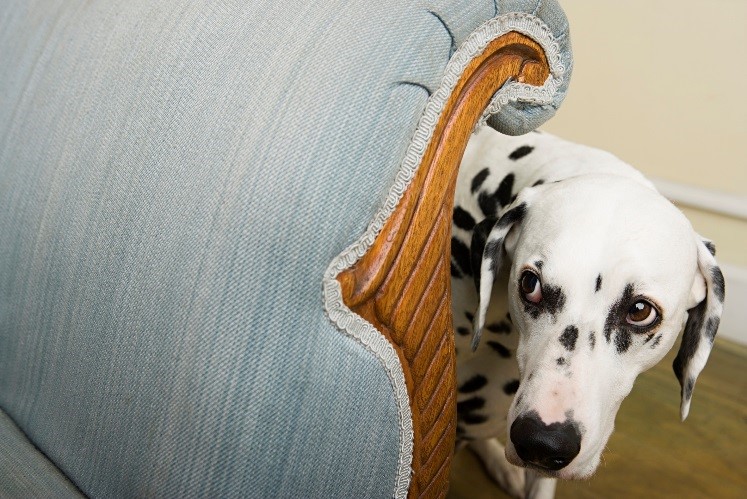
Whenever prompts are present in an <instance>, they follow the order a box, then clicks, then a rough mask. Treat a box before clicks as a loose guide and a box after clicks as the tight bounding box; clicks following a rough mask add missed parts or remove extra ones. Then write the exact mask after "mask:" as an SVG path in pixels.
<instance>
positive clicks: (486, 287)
mask: <svg viewBox="0 0 747 499" xmlns="http://www.w3.org/2000/svg"><path fill="white" fill-rule="evenodd" d="M526 211H527V203H526V202H517V203H515V204H514V206H512V207H511V208H509V209H508V211H506V212H505V213H504V214H503V216H501V217H500V218H498V219H496V218H486V219H485V220H483V221H482V222H480V223H479V224H477V225H476V226H475V229H474V230H473V232H472V243H471V244H470V261H471V265H472V275H473V276H474V278H475V286H476V287H477V293H478V295H479V297H480V298H479V299H480V301H479V305H478V307H477V313H476V314H475V322H474V324H473V327H474V333H473V336H472V350H473V351H474V350H476V349H477V345H478V344H479V343H480V335H481V334H482V328H483V326H484V325H485V316H486V314H487V311H488V304H489V303H490V294H491V292H492V290H493V281H494V280H495V276H496V274H497V273H498V270H499V269H500V268H501V263H502V260H503V253H504V248H503V243H504V240H505V239H506V236H507V235H508V233H509V231H510V230H511V228H512V227H513V226H514V224H516V223H517V222H520V221H521V220H522V219H523V218H524V215H525V214H526Z"/></svg>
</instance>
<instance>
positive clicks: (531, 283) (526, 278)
mask: <svg viewBox="0 0 747 499" xmlns="http://www.w3.org/2000/svg"><path fill="white" fill-rule="evenodd" d="M519 286H520V287H521V292H522V294H523V295H524V298H525V299H526V300H527V301H528V302H531V303H539V302H541V301H542V284H541V283H540V280H539V277H538V276H537V274H535V273H534V272H532V271H531V270H525V271H524V272H523V273H522V274H521V280H520V281H519Z"/></svg>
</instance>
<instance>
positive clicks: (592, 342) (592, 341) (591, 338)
mask: <svg viewBox="0 0 747 499" xmlns="http://www.w3.org/2000/svg"><path fill="white" fill-rule="evenodd" d="M596 344H597V336H596V334H594V331H592V332H590V333H589V347H590V348H591V349H592V350H594V345H596Z"/></svg>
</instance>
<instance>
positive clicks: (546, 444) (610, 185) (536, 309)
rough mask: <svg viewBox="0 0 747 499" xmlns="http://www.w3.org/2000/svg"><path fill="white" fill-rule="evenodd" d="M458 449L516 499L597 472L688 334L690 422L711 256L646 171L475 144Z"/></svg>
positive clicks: (704, 349) (465, 168) (548, 148)
mask: <svg viewBox="0 0 747 499" xmlns="http://www.w3.org/2000/svg"><path fill="white" fill-rule="evenodd" d="M452 235H453V237H452V270H451V273H452V295H453V316H454V329H455V331H456V349H457V382H458V394H457V414H458V416H457V417H458V420H457V423H458V424H457V441H458V446H463V445H467V446H469V447H470V448H471V449H472V451H474V452H475V453H476V454H477V456H478V457H479V458H480V460H481V461H482V462H483V464H484V466H485V469H486V470H487V471H488V473H489V474H490V475H491V477H492V478H493V479H494V480H495V481H496V482H497V483H498V484H499V485H501V486H502V487H503V488H504V489H505V490H506V491H507V492H508V493H510V494H511V495H513V496H515V497H531V498H551V497H553V496H554V491H555V480H556V479H557V478H561V479H573V478H586V477H589V476H590V475H592V474H593V473H594V471H595V470H596V468H597V466H598V465H599V461H600V457H601V454H602V451H603V450H604V448H605V444H606V442H607V440H608V438H609V436H610V434H611V433H612V431H613V427H614V421H615V416H616V414H617V410H618V408H619V407H620V404H621V402H622V400H623V399H624V398H625V396H627V395H628V393H629V392H630V390H631V388H632V387H633V382H634V381H635V379H636V377H637V376H638V374H639V373H641V372H643V371H645V370H646V369H648V368H650V367H651V366H653V365H654V364H656V363H657V362H658V361H659V360H661V359H662V357H664V355H665V354H666V352H667V351H668V350H669V349H670V348H671V347H672V345H673V344H674V343H675V340H676V338H677V336H678V335H679V333H680V332H681V331H683V330H684V333H683V335H682V342H681V346H680V349H679V352H678V355H677V358H676V360H675V363H674V371H675V374H676V376H677V378H678V379H679V382H680V385H681V388H682V389H681V410H680V412H681V418H682V419H683V420H684V419H685V417H687V414H688V411H689V407H690V400H691V397H692V393H693V386H694V385H695V380H696V378H697V376H698V374H699V373H700V371H701V370H702V369H703V367H704V365H705V363H706V360H707V358H708V355H709V353H710V350H711V346H712V344H713V340H714V337H715V334H716V330H717V328H718V324H719V320H720V316H721V310H722V304H723V300H724V279H723V276H722V274H721V271H720V270H719V268H718V266H717V264H716V261H715V259H714V254H715V248H714V246H713V245H712V244H711V242H710V241H705V240H703V239H702V238H701V237H700V236H698V235H697V234H696V233H695V232H694V231H693V228H692V226H691V225H690V223H689V222H688V220H687V219H686V218H685V216H684V215H683V214H682V213H681V212H680V211H679V210H678V209H676V208H675V207H674V205H672V204H671V203H670V202H669V201H667V200H666V199H665V198H664V197H662V196H661V195H660V194H658V193H657V191H656V190H655V189H654V187H653V185H652V184H651V183H650V182H649V181H647V180H646V179H645V178H644V177H643V175H641V174H640V173H639V172H638V171H636V170H635V169H633V168H632V167H630V166H628V165H627V164H625V163H623V162H622V161H620V160H619V159H617V158H615V157H614V156H612V155H610V154H608V153H606V152H603V151H599V150H596V149H592V148H589V147H584V146H581V145H577V144H572V143H570V142H566V141H564V140H561V139H559V138H557V137H554V136H552V135H549V134H546V133H537V132H535V133H531V134H528V135H525V136H521V137H508V136H504V135H501V134H499V133H498V132H496V131H494V130H493V129H491V128H489V127H483V128H481V129H479V130H478V131H476V132H475V134H473V136H472V138H471V139H470V142H469V144H468V146H467V149H466V152H465V154H464V158H463V161H462V164H461V168H460V171H459V176H458V179H457V188H456V195H455V204H454V214H453V228H452Z"/></svg>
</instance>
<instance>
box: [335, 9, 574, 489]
mask: <svg viewBox="0 0 747 499" xmlns="http://www.w3.org/2000/svg"><path fill="white" fill-rule="evenodd" d="M510 31H518V32H520V33H522V34H525V35H527V36H529V37H530V38H532V39H534V41H536V42H537V43H539V45H540V46H541V47H542V48H543V50H544V51H545V53H546V54H547V59H548V62H549V65H550V77H549V78H548V79H547V81H546V82H545V84H544V85H542V86H541V87H533V86H530V85H525V84H522V83H516V82H512V83H509V84H507V85H505V86H504V87H503V88H501V89H500V90H499V91H498V92H496V94H495V96H494V97H493V100H492V101H491V103H490V106H489V108H488V109H489V111H490V112H491V113H492V112H497V111H498V110H499V109H500V108H501V106H503V105H505V104H506V103H508V102H510V101H519V100H521V101H524V102H531V103H535V104H547V103H550V102H551V101H552V97H553V96H554V94H555V92H557V89H558V88H559V86H560V83H561V82H562V79H563V77H564V76H563V75H564V74H565V67H563V65H562V64H561V62H560V49H559V46H558V44H557V42H556V41H555V39H554V37H553V35H552V32H551V31H550V29H549V28H548V27H547V26H546V25H545V24H544V23H543V22H542V21H541V20H540V19H538V18H537V17H535V16H533V15H531V14H524V13H510V14H505V15H501V16H498V17H495V18H493V19H490V20H489V21H487V22H485V23H484V24H482V25H481V26H480V27H479V28H478V29H477V30H475V31H474V32H473V33H472V34H471V35H470V36H469V37H468V38H467V40H466V41H465V42H464V43H463V44H462V46H461V47H459V49H458V50H457V51H456V52H455V53H454V55H453V56H452V58H451V59H450V60H449V62H448V64H447V66H446V69H445V71H444V76H443V79H442V81H441V85H440V86H439V87H438V89H437V90H436V91H435V92H434V93H433V95H431V97H430V98H429V99H428V102H427V103H426V105H425V111H424V112H423V115H422V116H421V117H420V121H419V122H418V126H417V128H416V130H415V134H414V136H413V138H412V140H411V142H410V145H409V147H408V149H407V152H406V154H405V157H404V160H403V161H402V165H401V166H400V168H399V171H398V172H397V175H396V178H395V180H394V184H393V185H392V187H391V188H390V190H389V194H388V195H387V198H386V200H385V202H384V204H383V205H382V206H381V207H380V208H379V210H378V211H377V213H376V215H375V216H374V218H373V220H372V221H371V223H370V224H369V226H368V228H367V229H366V231H365V232H364V233H363V234H362V235H361V237H360V238H359V239H358V240H357V241H355V242H354V243H353V244H351V245H350V246H348V247H347V248H346V249H345V250H344V251H343V252H342V253H340V254H339V255H337V256H336V257H335V258H334V259H333V260H332V261H331V262H330V264H329V266H328V267H327V270H326V271H325V273H324V279H323V295H324V309H325V311H326V313H327V316H328V317H329V319H330V321H332V322H333V323H334V324H335V325H336V326H337V327H338V328H339V329H340V331H342V332H343V333H344V334H346V335H348V336H350V337H352V338H353V339H355V340H357V341H358V342H360V343H361V344H362V345H363V346H364V347H365V348H366V349H368V350H369V351H371V352H372V353H373V354H374V355H375V356H376V357H377V358H378V359H379V361H380V362H381V364H382V366H383V367H384V369H385V370H386V372H387V375H388V377H389V381H390V383H391V385H392V389H393V391H394V395H395V401H396V404H397V410H398V413H399V425H400V456H399V462H398V470H397V479H396V482H395V489H394V494H393V495H394V497H396V498H405V497H406V496H407V491H408V489H409V486H410V478H411V474H412V468H411V465H412V449H413V423H412V412H411V410H410V402H409V397H408V395H407V385H406V383H405V375H404V372H403V370H402V365H401V364H400V361H399V357H398V356H397V352H396V351H395V350H394V347H393V346H392V345H391V344H390V343H389V341H388V340H387V339H386V338H385V337H384V336H383V335H382V334H381V333H380V332H379V331H377V330H376V328H374V326H373V325H372V324H370V323H369V322H367V321H366V320H364V319H363V318H362V317H361V316H359V315H357V314H356V313H354V312H353V311H351V310H350V309H349V308H348V307H347V306H345V304H344V302H343V301H342V291H341V288H340V283H339V282H338V281H337V279H336V278H337V276H338V275H339V274H340V272H342V271H344V270H346V269H349V268H350V267H352V266H353V264H355V262H357V261H358V260H359V259H360V258H361V257H362V256H363V255H364V254H365V253H366V252H367V251H368V249H369V248H370V247H371V246H372V245H373V243H374V240H375V239H376V236H377V235H378V234H379V232H380V231H381V229H382V228H383V227H384V224H385V223H386V221H387V219H389V217H390V216H391V215H392V213H393V212H394V210H395V209H396V207H397V205H398V204H399V201H400V199H401V198H402V195H403V194H404V193H405V191H406V189H407V187H408V186H409V185H410V182H411V181H412V179H413V177H414V176H415V172H416V170H417V167H418V165H420V162H421V160H422V158H423V154H424V153H425V149H426V147H427V145H428V144H429V143H430V141H431V138H432V136H433V131H434V129H435V127H436V123H437V122H438V120H439V117H440V116H441V113H442V112H443V110H444V107H445V105H446V102H447V100H448V99H449V97H450V96H451V94H452V92H453V90H454V87H455V86H456V84H457V82H458V81H459V78H460V77H461V75H462V73H464V70H465V69H466V67H467V65H468V64H469V62H470V61H472V60H473V59H474V58H475V57H477V56H478V55H480V54H481V53H482V52H483V51H484V50H485V48H486V47H487V45H488V44H489V43H490V42H491V41H493V40H495V39H496V38H498V37H500V36H503V35H505V34H506V33H508V32H510ZM487 112H488V111H486V113H487ZM487 116H488V115H487V114H484V115H483V118H481V120H482V121H484V119H487Z"/></svg>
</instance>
